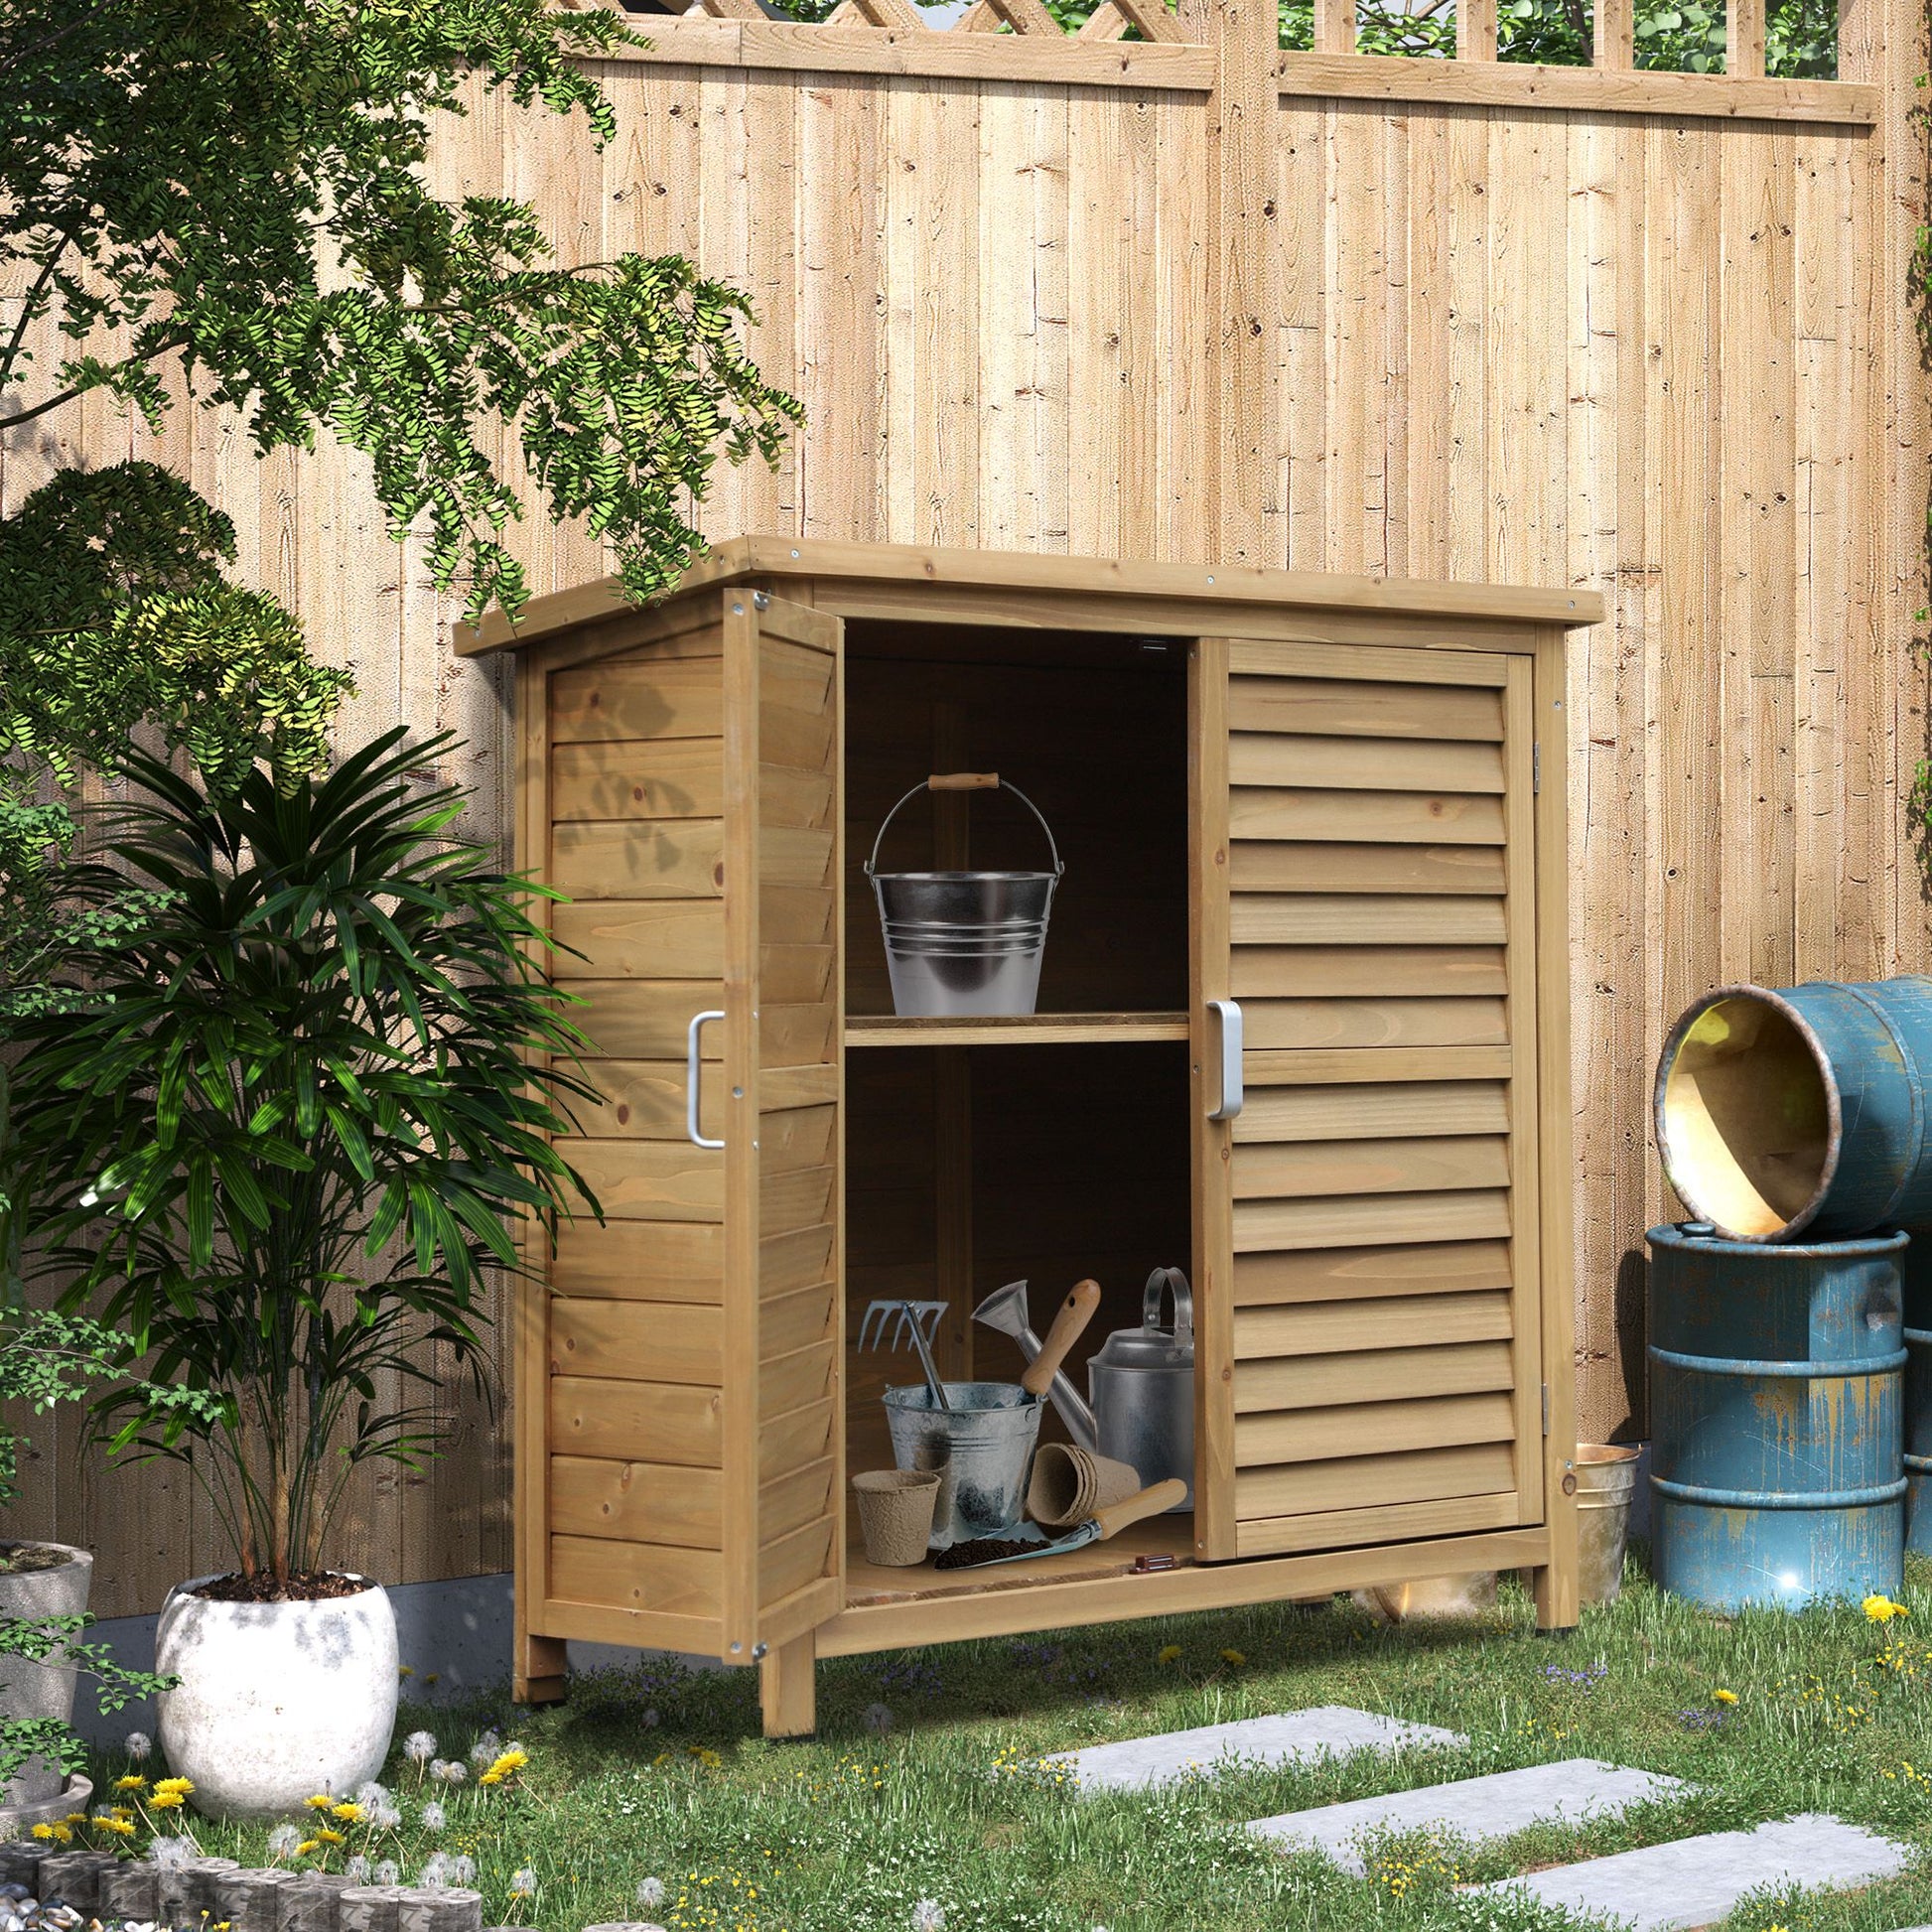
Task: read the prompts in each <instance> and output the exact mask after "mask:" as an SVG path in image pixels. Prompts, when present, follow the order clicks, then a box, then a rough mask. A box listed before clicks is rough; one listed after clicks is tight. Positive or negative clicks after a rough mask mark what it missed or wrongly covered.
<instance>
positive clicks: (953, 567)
mask: <svg viewBox="0 0 1932 1932" xmlns="http://www.w3.org/2000/svg"><path fill="white" fill-rule="evenodd" d="M788 577H792V578H813V579H817V580H820V581H821V582H823V581H825V580H832V581H833V582H834V583H837V582H840V581H845V582H850V583H853V584H860V583H896V584H912V583H920V582H923V583H928V584H932V585H935V586H945V587H950V588H952V589H955V590H969V591H970V590H982V591H988V592H999V591H1020V592H1026V591H1034V592H1049V593H1053V594H1056V595H1066V594H1073V595H1080V594H1105V595H1107V596H1109V597H1114V598H1119V597H1136V598H1146V599H1150V600H1155V601H1159V600H1161V599H1172V600H1173V601H1174V602H1175V603H1180V602H1185V603H1187V604H1190V605H1200V604H1202V603H1207V604H1225V605H1227V606H1230V607H1234V608H1238V607H1241V606H1244V605H1246V606H1250V607H1257V606H1268V607H1271V608H1276V609H1280V608H1283V607H1288V608H1300V609H1304V610H1309V611H1354V612H1357V613H1375V612H1386V613H1388V614H1389V615H1391V616H1402V617H1444V618H1487V619H1491V620H1495V621H1503V622H1513V623H1544V624H1549V623H1558V624H1565V625H1573V624H1586V623H1598V622H1600V621H1602V617H1603V600H1602V598H1601V596H1600V595H1599V594H1598V593H1596V592H1595V591H1587V590H1538V589H1533V588H1530V587H1528V586H1523V585H1511V584H1465V583H1446V582H1437V581H1435V580H1432V579H1425V578H1404V577H1346V576H1338V575H1331V574H1329V573H1327V572H1323V571H1310V570H1266V569H1261V568H1259V567H1257V566H1255V565H1252V564H1171V563H1145V562H1130V561H1127V560H1125V559H1121V558H1115V557H1066V556H1059V555H1056V554H1049V553H1044V552H1040V551H1035V550H943V549H933V548H928V547H927V546H925V545H922V544H912V543H838V542H825V541H815V540H813V539H810V538H805V537H799V538H791V537H769V536H764V537H733V538H731V539H730V540H729V541H728V542H724V543H715V544H713V545H712V546H711V548H710V549H709V551H707V552H706V554H705V555H704V556H702V557H700V558H699V559H698V560H697V561H696V562H695V563H694V564H693V565H692V566H691V568H690V569H689V570H687V571H686V572H685V573H684V575H683V577H681V578H680V579H679V580H678V583H677V586H676V588H675V589H674V590H673V591H672V592H671V593H670V595H671V596H672V597H678V596H682V595H683V594H685V593H686V592H689V591H693V590H699V589H702V588H704V587H706V586H722V585H726V584H731V583H735V582H738V581H741V580H743V579H748V578H760V579H767V580H776V579H782V578H788ZM630 608H631V607H630V606H629V605H628V604H627V603H626V602H625V599H624V592H623V587H622V585H621V583H620V582H619V581H618V579H617V578H615V577H599V578H595V579H593V580H592V581H591V582H589V583H587V584H580V585H577V586H576V587H575V588H573V589H571V590H567V591H557V592H554V593H552V594H551V595H550V596H548V597H539V598H533V599H532V600H531V601H530V603H529V604H528V606H526V607H525V609H524V612H523V617H522V620H521V621H520V622H519V623H517V624H516V625H515V626H514V628H512V626H511V625H510V623H509V621H508V620H507V619H506V618H505V617H504V616H503V615H502V613H501V612H500V611H492V612H491V613H489V614H488V615H487V616H486V617H485V618H484V619H483V623H482V624H481V625H480V626H479V627H477V628H475V629H473V628H471V627H470V626H469V625H468V624H459V625H458V626H457V627H456V635H455V643H456V649H457V654H458V655H459V656H462V657H475V656H480V655H482V654H483V653H484V652H487V651H496V650H514V649H520V648H521V647H522V646H524V645H526V644H533V643H537V642H540V641H541V640H542V639H544V638H546V637H549V636H553V635H555V634H556V633H557V632H558V631H560V630H567V629H570V628H572V627H573V626H575V625H577V624H581V623H586V622H596V621H599V620H600V619H602V618H607V617H609V618H615V617H620V616H621V615H622V614H623V613H624V612H625V611H626V610H628V609H630ZM996 621H1003V622H1009V623H1011V622H1016V621H1025V620H1024V619H1019V618H1016V617H1014V616H1012V615H1010V614H1007V615H1002V616H1000V617H999V618H998V619H997V620H996Z"/></svg>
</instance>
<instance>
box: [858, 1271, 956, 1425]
mask: <svg viewBox="0 0 1932 1932" xmlns="http://www.w3.org/2000/svg"><path fill="white" fill-rule="evenodd" d="M946 1308H947V1304H945V1303H944V1302H900V1301H894V1300H893V1299H891V1298H890V1297H888V1298H886V1299H885V1300H882V1301H877V1302H873V1303H870V1304H868V1306H867V1308H866V1312H865V1316H864V1318H863V1319H862V1320H861V1321H860V1323H859V1346H860V1347H861V1348H893V1349H897V1348H901V1347H903V1346H904V1344H905V1338H906V1336H907V1334H910V1336H911V1337H912V1346H913V1347H914V1348H916V1349H917V1350H918V1351H919V1366H920V1367H921V1368H922V1369H924V1370H925V1385H926V1387H927V1388H928V1389H930V1390H931V1392H932V1400H933V1404H934V1406H935V1407H937V1408H940V1409H944V1410H947V1411H950V1410H951V1408H952V1404H951V1403H950V1402H948V1401H947V1400H946V1385H945V1384H944V1383H943V1382H942V1381H940V1379H939V1371H938V1370H937V1369H936V1368H935V1367H934V1366H933V1363H932V1333H933V1330H934V1329H936V1328H937V1327H938V1325H939V1317H940V1316H941V1315H942V1314H944V1313H945V1311H946ZM895 1316H897V1323H896V1324H895V1320H894V1317H895ZM889 1328H891V1330H892V1339H891V1340H890V1341H889V1340H887V1338H886V1337H887V1330H888V1329H889Z"/></svg>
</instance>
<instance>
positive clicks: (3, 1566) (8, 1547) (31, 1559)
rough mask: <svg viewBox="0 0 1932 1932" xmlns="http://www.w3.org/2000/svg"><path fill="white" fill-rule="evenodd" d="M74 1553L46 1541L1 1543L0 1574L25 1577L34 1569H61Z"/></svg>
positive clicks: (71, 1559) (70, 1560)
mask: <svg viewBox="0 0 1932 1932" xmlns="http://www.w3.org/2000/svg"><path fill="white" fill-rule="evenodd" d="M72 1561H73V1553H72V1552H71V1551H69V1550H57V1549H55V1548H54V1547H53V1546H52V1545H51V1544H46V1543H0V1576H4V1577H24V1576H26V1575H27V1574H28V1572H30V1571H34V1570H59V1569H60V1568H61V1566H62V1565H63V1564H68V1563H71V1562H72Z"/></svg>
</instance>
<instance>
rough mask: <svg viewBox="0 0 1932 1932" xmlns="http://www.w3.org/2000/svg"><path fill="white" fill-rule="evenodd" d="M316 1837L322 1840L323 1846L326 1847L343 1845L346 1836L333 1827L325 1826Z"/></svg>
mask: <svg viewBox="0 0 1932 1932" xmlns="http://www.w3.org/2000/svg"><path fill="white" fill-rule="evenodd" d="M316 1836H317V1837H318V1838H319V1839H321V1840H322V1842H323V1844H325V1845H341V1844H342V1843H343V1841H344V1834H343V1833H341V1832H339V1831H337V1829H336V1828H335V1826H333V1825H325V1826H323V1827H322V1829H321V1830H320V1831H319V1832H317V1833H316Z"/></svg>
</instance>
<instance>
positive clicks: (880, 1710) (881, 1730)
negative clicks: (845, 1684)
mask: <svg viewBox="0 0 1932 1932" xmlns="http://www.w3.org/2000/svg"><path fill="white" fill-rule="evenodd" d="M860 1722H861V1723H862V1724H863V1725H865V1727H866V1728H867V1729H868V1730H870V1731H872V1732H874V1733H875V1734H876V1735H878V1736H881V1737H883V1736H884V1735H885V1734H886V1732H887V1731H889V1730H891V1729H892V1727H893V1713H892V1709H891V1707H890V1706H888V1705H884V1704H869V1705H867V1706H866V1708H865V1710H864V1712H863V1713H861V1715H860ZM922 1902H923V1903H925V1904H930V1903H931V1902H932V1901H931V1900H930V1899H926V1900H923V1901H922Z"/></svg>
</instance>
